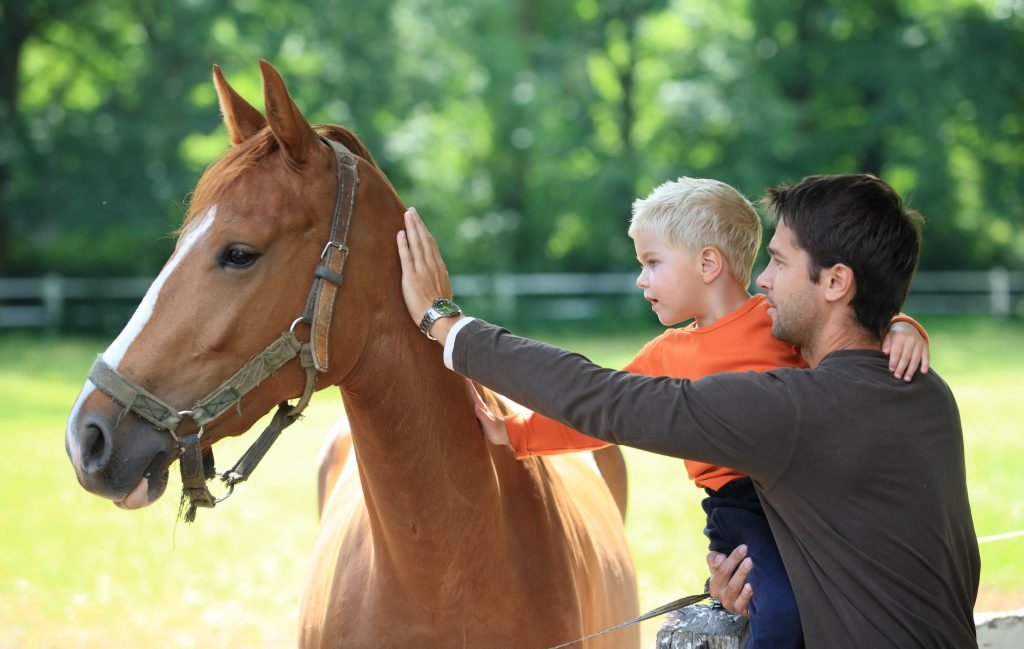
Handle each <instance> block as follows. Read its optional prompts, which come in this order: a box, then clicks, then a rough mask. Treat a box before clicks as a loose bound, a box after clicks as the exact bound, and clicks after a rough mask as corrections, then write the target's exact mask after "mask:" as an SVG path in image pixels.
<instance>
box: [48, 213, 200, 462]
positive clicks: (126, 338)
mask: <svg viewBox="0 0 1024 649" xmlns="http://www.w3.org/2000/svg"><path fill="white" fill-rule="evenodd" d="M215 216H217V206H216V205H213V206H212V207H210V208H209V209H208V210H206V212H205V213H204V214H203V215H202V217H200V219H199V222H198V223H197V224H196V225H195V226H194V227H193V228H192V229H191V230H189V231H188V234H186V235H185V238H183V239H182V240H181V245H179V246H178V249H177V250H176V251H175V253H174V254H173V255H171V258H170V260H169V261H168V262H167V264H165V265H164V268H163V270H161V271H160V274H159V275H158V276H157V278H156V279H155V280H153V283H152V284H151V285H150V287H149V290H148V291H146V295H145V297H143V298H142V302H141V303H140V304H139V308H137V309H136V310H135V313H134V315H132V318H131V320H129V321H128V324H127V325H125V328H124V329H123V330H122V331H121V333H120V334H119V335H118V337H117V338H116V339H115V340H114V342H113V343H111V344H110V347H108V348H107V351H105V352H103V360H104V361H106V362H107V364H108V365H110V366H111V367H113V368H114V369H117V366H118V364H119V363H120V362H121V360H122V359H123V358H124V355H125V353H126V352H127V351H128V348H129V347H131V344H132V342H134V341H135V339H136V338H137V337H138V335H139V332H140V331H142V329H143V327H145V326H146V323H148V322H149V318H150V317H151V316H152V315H153V307H154V306H156V301H157V298H158V297H159V296H160V289H161V288H162V287H163V285H164V282H165V281H167V278H168V277H170V275H171V273H173V272H174V269H175V268H177V266H178V264H180V263H181V261H182V260H183V259H184V258H185V257H186V256H187V255H188V253H189V251H190V250H191V249H192V248H194V247H195V245H196V243H197V242H198V241H200V239H202V237H203V235H204V234H205V233H206V232H207V231H208V230H209V229H210V226H211V225H212V224H213V219H214V217H215ZM95 389H96V386H94V385H93V384H92V381H89V380H88V379H86V381H85V386H83V387H82V391H81V392H80V393H79V395H78V399H77V400H76V401H75V405H74V407H72V408H71V414H70V415H69V416H68V430H67V432H66V434H65V440H66V443H67V447H68V452H69V454H70V455H71V461H72V463H73V464H74V465H75V467H79V466H81V457H82V454H81V449H80V448H79V447H78V442H77V440H76V439H75V436H74V435H72V434H71V429H72V426H74V422H76V421H77V420H78V412H79V411H80V410H81V409H82V404H83V403H85V400H86V399H88V398H89V395H91V394H92V392H93V390H95Z"/></svg>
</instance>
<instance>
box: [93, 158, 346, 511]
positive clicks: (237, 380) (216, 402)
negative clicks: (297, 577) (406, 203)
mask: <svg viewBox="0 0 1024 649" xmlns="http://www.w3.org/2000/svg"><path fill="white" fill-rule="evenodd" d="M321 139H322V140H323V141H324V142H325V143H326V144H327V145H328V146H330V148H331V150H332V151H334V155H335V159H336V160H337V171H338V188H337V191H336V193H335V199H334V212H333V214H332V216H331V230H330V232H329V234H328V239H327V244H326V245H325V246H324V248H323V252H321V253H320V264H319V265H318V266H317V267H316V270H315V271H314V272H313V283H312V285H311V286H310V288H309V295H308V296H307V298H306V307H305V310H304V311H303V313H302V315H301V316H300V317H299V318H297V319H296V320H295V321H294V322H293V323H292V325H291V327H289V329H288V330H287V331H285V332H284V333H283V334H281V336H280V337H278V339H277V340H275V341H274V342H272V343H270V345H268V346H267V348H266V349H264V350H263V351H261V352H260V353H258V354H256V355H255V356H253V357H252V358H250V359H249V360H248V361H247V362H246V363H245V365H243V366H242V368H241V369H240V370H238V371H237V372H235V374H234V375H232V376H231V378H229V379H228V380H226V381H225V382H224V383H222V384H221V385H220V387H218V388H217V389H215V390H214V391H213V392H211V393H210V394H208V395H207V396H205V397H203V398H202V399H200V400H199V401H197V402H196V403H195V404H194V405H193V406H192V408H191V409H189V410H178V409H177V408H174V407H173V406H171V405H169V404H167V403H166V402H164V401H163V400H162V399H160V398H159V397H157V396H155V395H153V394H152V393H150V392H149V391H147V390H146V389H145V388H143V387H142V386H140V385H139V384H137V383H135V382H134V381H132V380H131V379H129V378H127V377H126V376H124V375H123V374H121V373H120V372H118V371H117V370H116V369H114V368H113V367H111V366H110V365H109V364H108V363H107V362H106V361H104V360H103V357H102V356H99V357H98V358H97V359H96V362H95V363H93V366H92V368H91V369H90V370H89V380H90V381H91V382H92V383H93V385H95V386H96V387H97V388H98V389H99V390H100V391H102V392H103V393H104V394H106V395H107V396H108V397H110V398H111V399H112V400H114V401H115V402H117V403H119V404H121V405H122V406H124V408H125V411H129V410H130V411H131V412H133V413H135V414H136V415H138V416H139V417H142V418H143V419H145V420H147V421H149V422H150V423H152V424H153V425H154V426H156V427H157V428H158V429H162V430H166V431H167V432H168V433H170V434H171V437H172V438H174V443H175V448H176V449H177V451H178V455H179V457H180V461H179V464H180V467H181V483H182V503H183V504H184V499H185V498H186V497H187V498H188V501H189V507H188V511H187V512H186V513H185V520H186V521H187V522H191V521H192V520H194V519H195V513H196V509H197V508H198V507H213V506H215V505H216V504H217V503H219V502H221V501H222V500H225V499H226V498H227V497H228V496H230V495H231V494H232V493H233V492H234V488H235V485H236V484H238V483H239V482H243V481H245V480H246V479H247V478H248V477H249V475H250V474H251V473H252V471H253V469H255V468H256V465H257V464H258V463H259V461H260V460H261V459H263V456H264V455H265V454H266V452H267V451H268V450H269V449H270V446H271V445H272V444H273V443H274V441H275V440H276V439H277V437H278V436H279V435H280V434H281V431H283V430H284V429H285V428H287V427H288V426H290V425H291V424H293V423H294V422H295V421H296V420H297V419H298V418H299V415H301V414H302V411H303V410H305V409H306V406H307V405H309V400H310V398H311V397H312V396H313V392H314V391H315V390H316V379H317V373H318V372H326V371H327V363H328V353H329V348H328V346H329V340H330V333H331V316H332V314H333V312H334V299H335V297H336V296H337V294H338V291H339V289H340V288H341V282H342V280H343V279H344V274H343V270H344V268H345V262H346V261H347V259H348V253H349V248H348V244H347V241H348V236H349V228H350V226H351V223H352V215H353V214H354V213H355V204H356V188H357V187H358V185H359V171H358V162H357V160H356V157H355V155H353V154H352V152H351V151H349V150H348V149H347V148H346V147H345V146H344V145H342V144H340V143H338V142H334V141H332V140H328V139H325V138H321ZM300 322H304V323H306V324H308V325H309V326H310V341H309V342H308V343H303V342H300V341H299V339H298V337H297V336H296V335H295V326H296V325H298V324H299V323H300ZM296 357H298V358H299V362H300V363H301V365H302V367H303V369H304V370H305V372H306V385H305V387H304V388H303V391H302V396H301V397H300V398H299V402H298V403H297V404H295V406H289V405H288V402H287V401H284V402H282V403H280V404H279V405H278V408H277V412H276V413H275V414H274V418H273V419H272V420H271V422H270V424H269V425H268V426H267V428H266V429H265V430H264V431H263V433H262V434H260V436H259V438H258V439H257V440H256V441H255V442H254V443H253V445H252V446H251V447H249V450H247V451H246V452H245V453H244V454H243V455H242V457H241V458H240V459H239V460H238V462H236V463H235V465H234V466H233V467H232V468H231V469H229V470H227V471H225V472H224V473H222V474H221V476H220V478H221V480H223V481H224V483H225V484H226V485H227V488H228V490H227V492H226V493H225V494H224V495H223V496H221V497H220V498H214V497H213V494H211V493H210V490H209V489H208V488H207V487H206V481H207V480H208V479H210V478H212V477H214V475H216V470H215V469H214V462H213V449H212V447H211V448H208V449H207V450H206V451H203V450H202V448H201V444H200V441H201V439H202V436H203V430H204V428H205V426H206V425H207V424H209V423H210V422H212V421H214V420H215V419H217V418H218V417H219V416H221V415H222V414H224V412H226V411H227V410H228V409H229V408H231V407H232V406H236V407H240V405H239V404H240V403H241V400H242V397H243V396H244V395H245V394H247V393H248V392H250V391H252V390H253V389H255V388H256V386H258V385H259V384H260V383H262V382H263V380H264V379H266V378H267V377H269V376H270V375H272V374H273V373H274V372H276V371H277V370H279V369H280V368H281V367H283V366H284V365H285V364H286V363H288V362H289V361H291V360H293V359H295V358H296ZM185 417H189V418H191V419H192V420H193V421H194V422H195V423H196V424H197V425H198V426H199V428H198V430H197V431H196V432H195V433H192V434H189V435H178V434H177V431H178V428H179V426H180V425H181V422H182V421H183V420H184V418H185ZM147 472H148V470H147ZM147 475H148V473H147Z"/></svg>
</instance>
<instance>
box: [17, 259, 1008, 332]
mask: <svg viewBox="0 0 1024 649" xmlns="http://www.w3.org/2000/svg"><path fill="white" fill-rule="evenodd" d="M635 279H636V276H635V274H633V273H593V274H585V273H538V274H515V275H513V274H504V275H462V276H456V277H453V285H454V289H455V294H456V296H458V297H459V298H460V299H462V298H469V299H476V300H477V301H478V302H479V303H480V304H481V305H482V306H481V307H480V308H482V309H483V310H485V311H489V312H490V313H489V315H491V316H492V317H496V318H501V317H503V316H509V315H511V314H515V313H517V311H518V309H519V306H520V305H521V304H523V303H527V302H529V303H530V304H531V308H530V309H529V312H530V317H531V318H534V319H539V320H584V319H587V318H591V317H595V316H596V315H598V314H599V313H600V312H601V308H602V307H601V304H602V300H603V301H604V302H607V300H608V299H609V298H612V299H614V298H618V297H621V298H623V300H624V302H623V303H624V304H634V305H635V304H639V305H640V306H641V307H642V306H643V304H642V302H641V301H640V300H638V299H635V298H637V295H636V292H637V289H636V286H635V284H634V281H635ZM152 281H153V279H152V278H150V277H129V278H102V279H87V278H72V277H60V276H57V275H48V276H45V277H31V278H0V329H12V328H43V329H48V330H51V331H56V330H58V329H61V328H70V329H75V328H88V327H94V328H95V327H105V328H108V329H110V328H113V329H116V328H120V326H121V325H123V323H124V321H125V320H126V317H125V310H126V309H128V314H130V313H131V310H133V309H134V306H135V304H137V303H138V301H139V300H140V299H141V298H142V296H143V295H145V293H146V290H147V289H148V288H149V285H150V283H152ZM72 307H73V308H72ZM906 309H907V311H909V312H911V313H914V314H930V313H943V314H957V313H959V314H988V315H991V316H993V317H997V318H1006V317H1009V316H1024V271H1009V270H1006V269H1002V268H993V269H991V270H988V271H922V272H919V273H918V274H917V276H916V277H915V279H914V283H913V286H912V287H911V291H910V297H909V298H908V300H907V306H906ZM631 312H633V313H634V314H636V313H642V310H640V309H631Z"/></svg>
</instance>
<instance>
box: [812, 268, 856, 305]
mask: <svg viewBox="0 0 1024 649" xmlns="http://www.w3.org/2000/svg"><path fill="white" fill-rule="evenodd" d="M819 281H820V282H822V284H823V286H824V289H825V300H827V301H829V302H843V303H844V304H849V303H850V302H851V301H853V298H854V296H855V295H856V294H857V278H856V277H855V276H854V274H853V269H852V268H850V267H849V266H847V265H846V264H836V265H835V266H832V267H831V268H826V269H824V270H822V271H821V279H820V280H819Z"/></svg>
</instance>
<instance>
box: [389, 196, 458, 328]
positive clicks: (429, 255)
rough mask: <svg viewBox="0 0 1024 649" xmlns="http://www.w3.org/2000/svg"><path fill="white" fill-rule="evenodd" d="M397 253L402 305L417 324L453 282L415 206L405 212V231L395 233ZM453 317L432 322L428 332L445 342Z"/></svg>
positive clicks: (445, 295)
mask: <svg viewBox="0 0 1024 649" xmlns="http://www.w3.org/2000/svg"><path fill="white" fill-rule="evenodd" d="M398 256H399V258H400V259H401V260H402V295H403V296H404V297H405V306H406V308H407V309H409V316H410V317H411V318H412V321H413V322H414V323H415V324H416V325H417V326H419V324H420V320H422V319H423V316H424V314H426V312H427V309H429V308H430V307H431V305H432V304H433V303H434V299H435V298H439V297H444V298H451V297H452V283H451V280H450V279H448V269H447V268H446V267H445V265H444V260H443V259H441V251H440V250H438V248H437V242H436V241H434V237H432V236H430V231H429V230H427V226H425V225H423V221H421V220H420V217H419V214H417V213H416V208H413V207H410V208H409V209H407V210H406V211H405V230H399V232H398ZM454 320H455V318H443V319H442V320H439V321H438V322H436V323H435V324H434V327H433V329H432V330H431V334H432V335H433V336H434V338H436V339H437V340H438V341H439V342H440V343H441V344H444V337H445V336H446V335H447V333H448V329H450V328H451V325H452V324H454ZM442 321H443V322H442Z"/></svg>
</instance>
